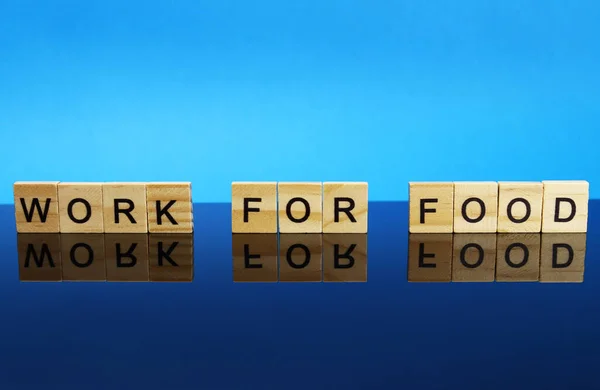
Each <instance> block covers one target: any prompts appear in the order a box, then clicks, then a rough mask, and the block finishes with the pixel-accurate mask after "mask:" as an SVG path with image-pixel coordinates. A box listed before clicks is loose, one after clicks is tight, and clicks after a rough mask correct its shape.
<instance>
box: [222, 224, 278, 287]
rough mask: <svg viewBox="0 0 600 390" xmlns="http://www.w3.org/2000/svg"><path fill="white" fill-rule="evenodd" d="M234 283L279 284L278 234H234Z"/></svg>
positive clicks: (232, 242) (232, 240) (232, 243)
mask: <svg viewBox="0 0 600 390" xmlns="http://www.w3.org/2000/svg"><path fill="white" fill-rule="evenodd" d="M231 245H232V248H231V249H232V253H233V265H232V267H233V281H234V282H277V254H278V252H277V234H233V235H232V236H231Z"/></svg>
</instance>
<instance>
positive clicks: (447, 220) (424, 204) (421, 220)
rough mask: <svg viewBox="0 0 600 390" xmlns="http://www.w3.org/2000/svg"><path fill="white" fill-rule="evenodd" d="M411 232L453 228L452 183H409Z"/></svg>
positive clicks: (449, 230) (409, 227) (444, 230)
mask: <svg viewBox="0 0 600 390" xmlns="http://www.w3.org/2000/svg"><path fill="white" fill-rule="evenodd" d="M408 186H409V188H408V197H409V208H408V214H409V217H408V219H409V223H408V229H409V231H410V232H411V233H452V231H453V229H454V184H453V183H414V182H411V183H409V185H408Z"/></svg>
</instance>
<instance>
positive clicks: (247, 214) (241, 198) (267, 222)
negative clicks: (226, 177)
mask: <svg viewBox="0 0 600 390" xmlns="http://www.w3.org/2000/svg"><path fill="white" fill-rule="evenodd" d="M231 231H232V232H233V233H277V183H275V182H234V183H232V184H231Z"/></svg>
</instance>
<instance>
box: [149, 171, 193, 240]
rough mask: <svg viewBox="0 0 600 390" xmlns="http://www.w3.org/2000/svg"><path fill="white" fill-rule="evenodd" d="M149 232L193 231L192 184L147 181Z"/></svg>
mask: <svg viewBox="0 0 600 390" xmlns="http://www.w3.org/2000/svg"><path fill="white" fill-rule="evenodd" d="M146 202H147V208H148V232H149V233H192V232H193V231H194V219H193V215H192V184H191V183H189V182H185V183H146Z"/></svg>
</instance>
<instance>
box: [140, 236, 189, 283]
mask: <svg viewBox="0 0 600 390" xmlns="http://www.w3.org/2000/svg"><path fill="white" fill-rule="evenodd" d="M148 263H149V278H150V281H151V282H191V281H192V280H193V279H194V236H193V234H173V233H172V234H168V233H163V234H149V235H148Z"/></svg>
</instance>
